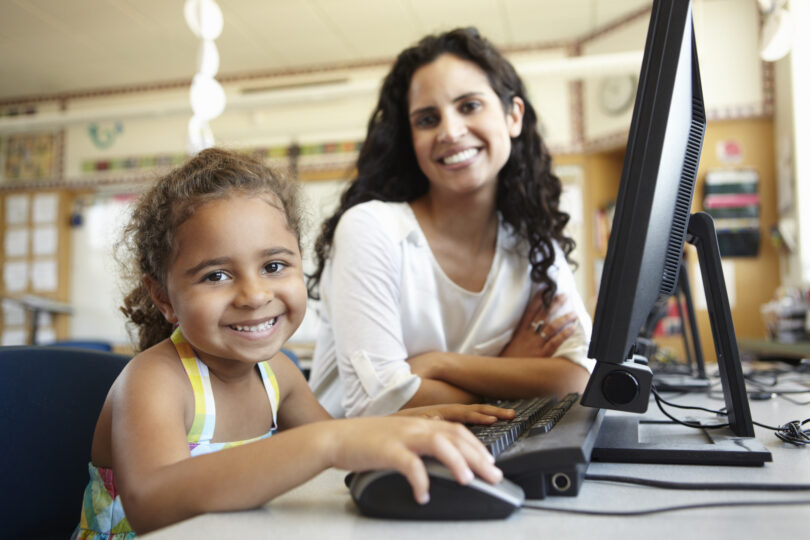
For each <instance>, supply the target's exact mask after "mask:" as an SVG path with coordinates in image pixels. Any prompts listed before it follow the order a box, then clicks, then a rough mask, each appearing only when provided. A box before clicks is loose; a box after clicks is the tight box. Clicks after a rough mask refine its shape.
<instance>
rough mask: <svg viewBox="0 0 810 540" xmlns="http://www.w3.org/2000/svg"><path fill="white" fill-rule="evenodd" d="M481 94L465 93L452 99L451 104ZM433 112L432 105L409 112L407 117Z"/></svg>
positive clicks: (434, 108)
mask: <svg viewBox="0 0 810 540" xmlns="http://www.w3.org/2000/svg"><path fill="white" fill-rule="evenodd" d="M481 94H483V92H465V93H464V94H461V95H460V96H457V97H455V98H453V103H458V102H459V101H463V100H465V99H467V98H470V97H473V96H480V95H481ZM433 110H436V107H435V106H433V105H428V106H427V107H421V108H419V109H415V110H413V111H411V113H410V114H409V115H408V116H411V117H413V116H418V115H420V114H422V113H426V112H430V111H433Z"/></svg>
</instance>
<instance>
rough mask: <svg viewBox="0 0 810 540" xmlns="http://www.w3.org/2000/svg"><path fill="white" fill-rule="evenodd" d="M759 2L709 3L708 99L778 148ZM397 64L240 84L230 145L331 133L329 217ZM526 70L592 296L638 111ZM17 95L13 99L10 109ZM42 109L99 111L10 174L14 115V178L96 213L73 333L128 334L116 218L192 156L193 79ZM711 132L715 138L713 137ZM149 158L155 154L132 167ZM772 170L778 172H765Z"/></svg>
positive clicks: (1, 184) (618, 37) (591, 80)
mask: <svg viewBox="0 0 810 540" xmlns="http://www.w3.org/2000/svg"><path fill="white" fill-rule="evenodd" d="M754 4H755V3H754V2H739V1H737V0H703V1H698V2H696V4H695V5H696V8H695V28H696V34H697V39H698V47H699V54H700V57H701V68H702V73H703V79H704V91H705V93H706V96H707V109H708V113H709V118H710V119H711V120H712V123H711V124H710V131H709V133H710V134H711V133H712V130H713V129H715V128H714V127H713V126H714V125H715V121H716V120H721V119H722V121H725V119H729V120H728V121H731V122H736V121H738V120H739V121H741V122H743V124H740V125H738V126H737V127H738V128H740V126H744V125H747V124H745V123H746V122H753V123H754V125H755V126H759V127H754V128H750V133H749V128H747V127H746V128H744V129H743V128H740V129H743V131H742V132H741V133H745V134H746V135H745V136H746V139H745V144H746V147H759V146H762V147H764V146H768V145H769V144H770V141H769V137H771V132H770V131H769V130H768V129H764V128H763V126H762V125H761V124H759V122H761V121H766V122H767V121H770V120H769V119H770V112H769V109H768V104H769V99H770V96H769V95H768V93H767V92H765V90H764V89H765V88H767V86H768V76H769V72H768V71H767V70H764V69H763V68H762V64H761V63H760V62H759V61H758V60H757V59H756V52H755V51H756V44H757V39H758V36H757V28H756V24H757V14H756V7H755V5H754ZM646 25H647V18H646V15H644V14H642V16H637V17H634V18H631V19H630V20H627V21H624V22H623V23H622V24H620V25H616V26H614V27H611V28H608V29H605V31H604V32H599V33H597V34H595V35H594V36H587V37H586V38H585V39H583V41H582V42H580V43H575V44H570V45H568V46H556V47H553V48H542V49H539V50H533V51H514V52H510V53H509V54H508V56H509V57H510V58H511V59H512V61H513V62H514V64H515V66H516V67H517V69H518V71H519V72H520V71H521V66H535V65H537V64H538V63H539V64H542V63H543V62H544V61H545V62H555V61H560V60H561V59H565V58H566V57H567V56H570V55H576V54H583V55H591V54H611V53H614V52H626V51H641V49H642V48H643V45H644V36H645V32H646ZM729 36H734V39H733V40H731V39H729ZM386 68H387V66H371V67H366V68H362V69H354V70H340V69H336V70H333V71H325V72H321V73H315V74H313V73H308V74H299V75H285V76H284V77H270V78H262V79H253V78H250V77H246V78H244V79H240V80H232V81H230V82H226V83H225V84H224V86H225V89H226V92H227V93H228V100H229V101H228V106H227V108H226V112H225V113H224V114H223V115H222V116H221V117H220V118H217V119H215V120H214V121H213V122H212V128H213V131H214V133H215V136H216V138H217V141H218V143H219V144H222V145H225V146H229V147H234V148H242V149H247V150H252V151H255V152H260V153H261V155H263V156H265V157H266V158H267V159H268V161H270V162H274V163H278V164H281V165H285V164H288V163H289V157H288V156H284V155H282V156H281V157H277V154H276V152H277V151H282V154H283V151H285V150H287V149H289V148H290V147H291V145H298V146H300V147H303V146H306V145H313V148H315V147H318V145H320V147H318V148H316V149H315V150H313V152H312V153H310V154H307V155H303V156H302V157H301V160H300V162H299V165H302V167H301V168H300V169H299V177H301V178H303V179H305V180H306V179H309V180H307V181H306V182H305V183H304V191H305V193H306V196H307V197H309V200H310V206H311V207H313V208H316V209H317V211H316V212H315V214H317V215H316V216H314V219H313V222H317V221H318V216H322V215H325V214H326V212H328V209H329V208H331V205H334V203H335V196H336V193H337V192H338V191H339V189H340V188H341V187H342V186H343V185H344V183H345V181H346V179H347V178H348V176H349V171H350V167H351V160H352V159H353V156H354V155H355V154H353V150H352V148H351V144H354V143H356V142H357V141H359V140H360V139H361V138H362V136H363V133H364V132H365V125H366V122H367V121H368V116H369V113H370V110H371V108H372V106H373V104H374V101H375V94H376V89H377V87H378V84H379V80H380V78H381V77H382V74H383V73H385V71H386ZM526 69H527V74H526V75H524V82H525V83H526V86H527V88H528V90H529V92H530V96H531V99H532V102H533V103H534V105H535V107H536V109H537V111H538V114H539V117H540V120H541V129H542V132H543V134H544V136H545V138H546V142H547V144H548V146H549V147H550V148H551V150H552V152H553V154H554V156H555V165H557V166H560V167H566V166H569V167H570V166H573V167H574V168H575V169H569V171H572V170H579V171H581V178H582V182H583V184H582V188H581V190H580V192H581V194H582V195H581V197H582V204H581V208H582V209H583V210H582V224H581V226H580V227H581V230H580V231H579V233H578V234H580V235H581V238H582V239H583V240H582V241H581V242H580V249H579V250H578V251H577V252H576V253H575V254H574V258H575V259H576V260H577V261H578V262H579V265H580V268H579V270H577V277H578V279H579V282H580V283H582V286H581V287H582V289H583V290H582V294H583V296H584V297H585V298H586V302H587V303H588V304H589V305H590V306H591V307H592V306H593V304H594V302H595V290H596V284H597V283H598V276H599V258H600V257H599V252H598V250H596V249H595V247H594V231H593V229H594V223H595V221H594V220H595V217H594V215H595V212H596V211H597V210H598V209H600V208H602V207H603V206H604V205H605V204H607V202H608V201H609V200H610V199H611V198H612V197H615V192H616V189H617V186H618V179H619V175H620V170H621V160H622V157H621V156H622V155H623V153H622V147H623V145H624V141H625V140H626V134H627V128H628V126H629V121H630V111H629V110H626V111H624V112H623V113H621V114H606V113H605V112H604V110H603V109H602V108H601V106H600V103H599V101H600V95H599V88H600V87H601V85H602V83H603V82H604V77H603V76H601V75H598V74H589V73H580V74H578V75H571V74H570V73H568V74H564V75H562V74H561V75H554V74H553V73H552V74H549V73H544V72H542V71H531V70H529V68H528V67H527V68H526ZM630 71H632V70H630ZM324 78H327V79H345V80H347V81H349V82H348V83H347V84H349V85H350V87H351V88H353V90H351V91H342V90H340V88H339V86H338V85H332V86H329V85H326V87H324V88H323V93H322V95H318V94H317V93H313V92H311V91H304V90H274V89H273V88H277V87H280V86H289V85H290V84H291V83H301V82H304V81H308V80H314V79H324ZM330 88H331V89H330ZM719 88H722V91H721V90H718V89H719ZM3 107H4V104H3V103H0V113H2V108H3ZM36 107H37V110H38V111H42V112H46V113H47V112H51V113H53V112H54V111H58V110H60V108H64V109H65V110H66V111H67V113H71V112H73V113H82V114H90V116H93V118H94V120H92V121H85V122H76V123H69V124H68V125H65V126H64V128H60V129H53V128H49V129H44V128H42V129H37V130H34V131H33V133H46V134H52V135H53V137H54V139H55V140H56V142H57V147H58V150H59V152H60V153H59V160H58V163H57V165H55V166H54V167H53V169H52V170H53V173H52V174H51V176H50V177H48V178H40V179H34V180H32V181H30V182H23V183H22V184H21V183H20V182H19V181H17V180H14V179H12V178H9V177H8V174H7V172H8V170H7V167H5V163H4V162H3V161H2V160H4V159H5V155H6V151H5V150H6V148H7V147H8V141H9V140H10V137H12V136H19V135H18V134H8V133H4V132H3V119H2V116H1V115H0V171H2V173H0V174H2V178H0V190H4V192H8V193H13V192H16V190H18V189H22V187H21V186H24V185H32V186H35V187H36V186H40V187H43V186H44V187H47V186H49V185H53V186H56V187H57V188H58V189H60V190H64V191H66V192H67V193H68V195H69V196H68V197H66V199H65V200H66V201H69V202H68V203H66V204H67V205H68V207H67V211H68V214H74V213H75V214H78V215H81V216H82V217H83V218H84V219H83V220H82V224H81V225H74V226H73V227H72V228H69V229H68V230H69V231H70V234H69V235H68V240H66V243H68V244H70V251H71V253H72V255H71V256H70V257H69V258H68V259H69V260H68V262H67V264H68V269H67V271H66V272H65V273H66V275H68V276H69V280H68V282H69V285H65V286H64V289H65V294H66V295H67V298H68V300H69V301H70V302H72V303H73V304H74V305H75V308H76V312H75V315H74V316H73V317H71V318H70V328H69V329H67V330H66V331H65V332H66V333H67V334H68V335H70V336H72V337H83V338H84V337H90V335H91V334H96V335H98V336H99V337H104V338H108V339H110V340H112V341H115V342H120V341H123V340H126V339H127V334H126V332H125V331H123V330H122V329H121V326H122V325H121V320H120V318H119V315H118V314H117V311H116V308H115V306H116V305H117V303H118V297H117V296H116V295H120V286H119V284H118V283H117V280H116V278H115V269H114V267H113V266H112V265H111V261H112V259H111V257H110V255H109V249H110V246H111V244H112V242H113V238H114V237H115V232H116V230H115V229H116V225H115V223H116V220H117V219H119V218H118V217H116V216H118V214H120V213H121V212H123V211H124V209H125V208H126V200H127V197H128V196H131V194H132V193H136V192H137V191H138V190H140V189H142V187H143V186H144V185H146V184H148V183H149V182H150V181H151V180H152V179H154V178H155V177H156V176H157V175H159V174H161V173H162V172H163V171H165V170H167V169H168V168H169V167H170V166H171V165H172V164H173V163H177V162H178V161H182V160H183V159H184V158H185V154H186V138H185V137H186V135H185V133H186V126H187V122H188V117H189V111H188V91H187V89H186V88H182V87H168V88H165V87H160V86H156V87H153V88H147V90H144V91H122V90H121V89H109V90H104V89H100V90H99V91H94V92H92V93H88V94H86V95H78V96H72V97H71V98H70V99H63V98H56V97H55V98H54V100H53V101H52V102H50V101H48V100H40V101H38V102H37V103H36ZM717 125H718V126H721V125H724V124H722V123H721V124H717ZM716 129H718V130H719V129H721V128H720V127H718V128H716ZM708 137H709V136H708V135H707V148H708V144H711V143H710V140H709V138H708ZM749 137H750V138H749ZM333 143H334V144H333ZM344 143H345V144H348V146H346V148H347V149H345V150H340V151H335V150H334V148H332V147H334V146H335V145H337V146H339V147H341V148H342V146H341V145H342V144H344ZM749 145H750V146H749ZM330 148H331V150H330ZM274 156H276V157H274ZM704 156H706V153H704ZM704 159H706V158H705V157H704ZM141 161H143V163H146V165H143V166H140V165H137V166H132V167H127V166H126V164H127V163H129V164H133V163H136V164H137V163H141ZM756 164H757V166H758V167H762V169H763V174H762V177H761V178H762V180H761V185H762V187H763V189H766V188H767V189H770V188H768V187H767V186H766V183H767V182H769V181H772V177H773V175H772V171H773V168H774V166H773V163H772V159H771V161H770V162H768V160H767V159H766V158H762V160H758V161H757V163H756ZM768 168H770V171H771V174H770V176H769V175H768V174H766V172H765V169H768ZM577 174H579V173H577ZM575 176H576V175H575ZM764 225H765V220H764V219H763V226H764ZM752 264H753V266H751V265H749V264H747V263H746V264H741V265H740V266H739V270H738V279H740V280H742V282H744V283H747V281H746V280H747V279H748V276H749V274H750V275H751V276H757V275H759V273H762V272H764V273H768V272H770V267H769V266H767V264H766V266H764V267H763V268H764V270H763V269H762V268H760V266H759V265H758V263H755V262H754V263H752ZM772 289H773V287H771V286H770V285H768V284H766V285H765V286H763V288H762V290H763V293H764V294H767V295H770V294H771V293H772ZM99 291H101V293H100V292H99ZM31 292H36V291H31ZM100 298H103V300H100ZM757 301H759V300H757ZM746 309H747V308H746ZM756 313H758V305H756V306H754V305H753V304H752V306H750V311H746V312H745V313H744V314H743V315H741V317H743V318H745V319H749V320H752V319H754V318H756V316H755V315H756ZM752 314H753V315H752ZM744 328H745V334H743V333H741V335H754V333H755V332H756V330H757V329H756V328H755V327H754V326H753V325H752V326H750V327H749V326H745V327H744ZM313 331H314V330H313V326H312V325H311V324H310V321H309V320H308V321H306V322H305V324H304V325H303V326H302V329H301V334H300V335H299V336H297V337H298V338H300V339H301V340H303V341H306V340H309V339H311V336H312V333H313ZM749 332H750V333H749ZM60 337H62V336H60ZM64 337H67V335H65V336H64Z"/></svg>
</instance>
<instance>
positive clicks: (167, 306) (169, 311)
mask: <svg viewBox="0 0 810 540" xmlns="http://www.w3.org/2000/svg"><path fill="white" fill-rule="evenodd" d="M143 285H144V287H146V290H147V291H148V292H149V296H150V297H151V298H152V302H154V303H155V305H156V306H157V308H158V309H159V310H160V312H161V313H162V314H163V317H164V318H165V319H166V321H168V322H169V323H171V324H175V323H176V322H177V316H176V315H175V314H174V308H172V303H171V302H170V301H169V295H168V294H167V293H166V289H165V288H164V287H163V285H161V284H160V283H158V282H157V281H156V280H154V279H152V278H151V277H149V276H144V278H143Z"/></svg>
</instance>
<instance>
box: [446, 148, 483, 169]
mask: <svg viewBox="0 0 810 540" xmlns="http://www.w3.org/2000/svg"><path fill="white" fill-rule="evenodd" d="M477 153H478V149H477V148H468V149H467V150H462V151H461V152H459V153H457V154H453V155H452V156H447V157H446V158H442V163H444V164H445V165H454V164H456V163H461V162H462V161H467V160H468V159H470V158H471V157H473V156H474V155H475V154H477Z"/></svg>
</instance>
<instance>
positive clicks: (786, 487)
mask: <svg viewBox="0 0 810 540" xmlns="http://www.w3.org/2000/svg"><path fill="white" fill-rule="evenodd" d="M585 480H592V481H595V482H617V483H620V484H636V485H639V486H647V487H655V488H661V489H679V490H714V489H717V490H723V491H810V484H756V483H742V482H735V483H732V482H672V481H669V480H655V479H652V478H639V477H635V476H621V475H618V476H614V475H611V474H586V475H585Z"/></svg>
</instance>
